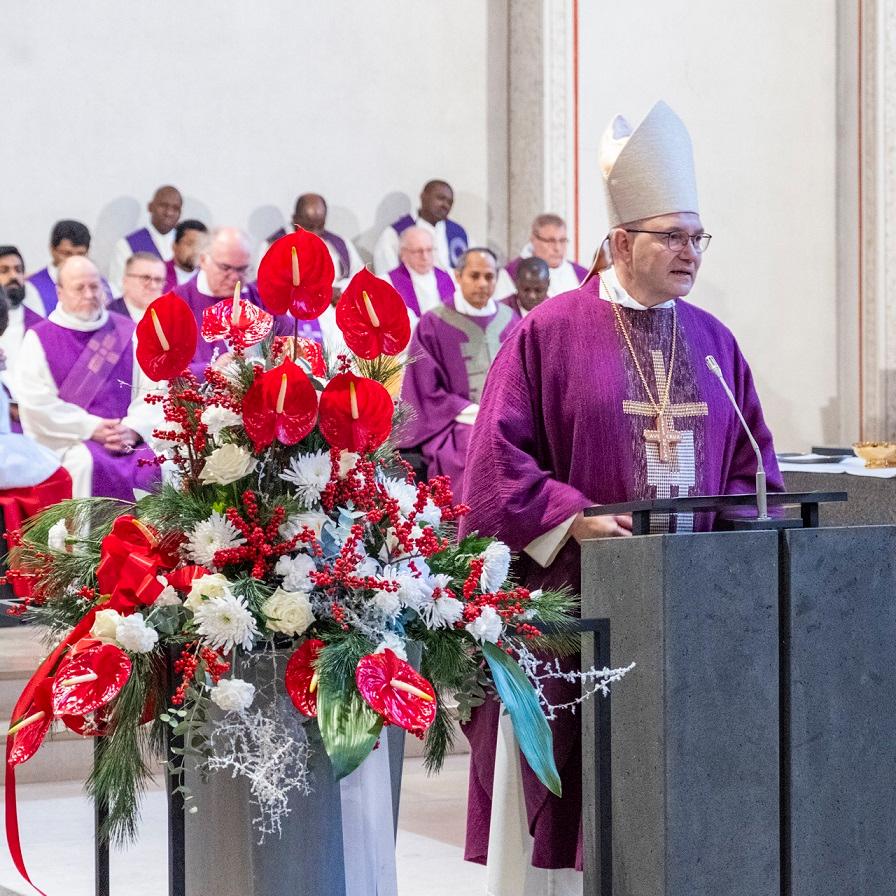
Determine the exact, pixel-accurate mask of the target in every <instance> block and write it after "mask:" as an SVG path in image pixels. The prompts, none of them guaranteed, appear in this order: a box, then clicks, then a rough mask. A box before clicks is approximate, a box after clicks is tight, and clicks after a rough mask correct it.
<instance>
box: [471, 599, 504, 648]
mask: <svg viewBox="0 0 896 896" xmlns="http://www.w3.org/2000/svg"><path fill="white" fill-rule="evenodd" d="M464 627H465V628H466V630H467V631H468V632H469V633H470V634H471V635H472V636H473V637H474V638H475V639H476V640H477V641H481V642H482V643H483V644H485V643H486V642H489V643H491V644H494V643H495V642H496V641H498V640H500V638H501V632H502V631H503V630H504V622H503V620H502V619H501V617H500V616H499V615H498V613H497V611H496V610H495V608H494V607H488V606H486V607H483V608H482V611H481V612H480V613H479V616H478V617H477V618H476V619H474V620H473V621H472V622H468V623H467V624H466V626H464Z"/></svg>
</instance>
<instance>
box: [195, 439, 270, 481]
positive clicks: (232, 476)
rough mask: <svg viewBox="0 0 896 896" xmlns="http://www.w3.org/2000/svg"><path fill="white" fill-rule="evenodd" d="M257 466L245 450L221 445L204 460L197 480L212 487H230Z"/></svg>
mask: <svg viewBox="0 0 896 896" xmlns="http://www.w3.org/2000/svg"><path fill="white" fill-rule="evenodd" d="M257 465H258V461H257V460H255V458H254V457H252V455H251V454H249V452H248V451H246V449H245V448H241V447H240V446H239V445H222V446H221V447H220V448H215V450H214V451H212V453H211V454H210V455H209V456H208V457H207V458H206V459H205V466H204V467H203V468H202V472H201V473H200V474H199V479H200V481H202V482H205V483H210V484H212V485H230V483H231V482H236V481H237V480H238V479H242V478H243V476H247V475H248V474H249V473H251V472H252V471H253V470H254V469H255V467H256V466H257Z"/></svg>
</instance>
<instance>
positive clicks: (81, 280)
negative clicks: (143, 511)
mask: <svg viewBox="0 0 896 896" xmlns="http://www.w3.org/2000/svg"><path fill="white" fill-rule="evenodd" d="M57 292H58V304H57V306H56V308H54V309H53V311H51V312H50V315H49V316H48V318H47V319H46V320H44V321H41V322H40V323H39V324H37V325H36V326H34V327H33V328H32V329H31V330H29V331H28V332H27V333H26V334H25V337H24V339H23V340H22V350H21V353H20V355H19V361H18V365H17V369H16V371H15V387H16V388H15V392H16V397H17V399H18V402H19V414H20V417H21V421H22V428H23V430H24V432H25V434H26V435H29V436H31V437H32V438H33V439H34V440H35V441H37V442H39V443H40V444H42V445H44V446H45V447H47V448H49V449H50V450H51V451H53V452H54V453H55V454H56V456H57V457H58V458H59V460H60V462H61V463H62V465H63V466H64V467H65V468H66V469H67V470H68V471H69V473H70V474H71V477H72V482H73V495H74V497H78V498H83V497H90V496H91V495H92V496H95V497H100V496H101V497H108V498H121V499H122V500H126V501H132V500H133V499H134V488H140V489H147V488H148V487H150V485H151V484H152V483H153V482H154V481H157V479H158V473H159V468H158V467H157V466H154V465H152V464H149V465H141V464H140V463H139V461H140V460H141V459H142V460H144V461H152V460H153V458H154V457H155V455H154V453H153V452H152V451H150V450H149V449H148V448H147V447H146V446H145V444H144V442H145V441H147V440H148V439H149V438H151V436H152V431H153V429H154V428H156V427H157V426H160V425H161V424H162V418H161V411H160V407H159V406H158V405H148V404H146V403H145V402H144V401H143V398H144V396H145V395H147V394H148V393H149V392H150V391H151V390H152V389H153V388H154V386H153V384H152V383H151V382H149V381H148V380H147V379H146V376H145V374H143V372H142V371H141V369H140V367H139V365H138V364H137V361H136V358H135V351H134V343H133V335H134V323H133V321H131V319H130V318H127V317H124V316H123V315H120V314H110V313H109V311H108V310H107V309H106V307H105V294H104V290H103V286H102V281H101V278H100V274H99V271H98V270H97V268H96V265H94V264H93V262H92V261H90V259H88V258H86V257H84V256H73V257H72V258H69V259H68V260H67V261H65V262H64V263H63V264H62V265H61V266H60V268H59V277H58V284H57Z"/></svg>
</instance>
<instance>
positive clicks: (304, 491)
mask: <svg viewBox="0 0 896 896" xmlns="http://www.w3.org/2000/svg"><path fill="white" fill-rule="evenodd" d="M280 478H281V479H285V480H286V481H287V482H291V483H292V484H293V485H294V486H295V492H296V497H297V498H298V499H299V500H300V501H301V502H302V504H303V505H305V506H306V507H313V506H314V505H315V504H317V503H318V502H319V501H320V496H321V493H322V492H323V490H324V489H325V488H326V487H327V483H328V482H329V481H330V452H329V451H316V452H315V453H314V454H302V455H300V456H299V457H294V458H292V459H291V460H290V462H289V467H288V468H287V469H286V470H284V471H283V472H282V473H281V474H280Z"/></svg>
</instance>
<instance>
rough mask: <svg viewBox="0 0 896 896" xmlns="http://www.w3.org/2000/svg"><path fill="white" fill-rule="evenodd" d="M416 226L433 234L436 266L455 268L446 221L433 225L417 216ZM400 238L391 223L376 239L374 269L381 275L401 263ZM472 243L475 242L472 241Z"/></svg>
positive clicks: (444, 268) (448, 269)
mask: <svg viewBox="0 0 896 896" xmlns="http://www.w3.org/2000/svg"><path fill="white" fill-rule="evenodd" d="M414 226H415V227H419V228H421V229H422V230H426V231H428V232H429V233H430V234H431V235H432V242H433V247H434V248H435V250H436V252H435V254H436V267H437V268H441V269H442V270H443V271H452V270H454V265H452V264H451V256H450V255H449V254H448V236H447V235H446V233H445V222H444V221H439V222H437V223H436V225H435V226H433V225H432V224H430V223H429V221H424V220H423V218H417V219H416V220H415V221H414ZM400 239H401V237H400V236H399V234H398V233H396V231H395V228H394V227H392V225H391V224H390V225H389V226H388V227H387V228H386V229H385V230H384V231H383V232H382V233H381V234H380V236H379V239H378V240H377V241H376V246H374V248H373V269H374V271H375V272H376V273H377V274H379V275H380V276H381V277H383V276H386V275H387V274H388V273H389V271H392V270H395V268H397V267H398V265H399V264H400V259H399V257H398V244H399V241H400ZM470 245H474V244H473V243H470Z"/></svg>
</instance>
